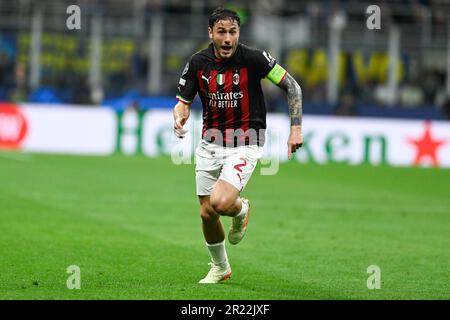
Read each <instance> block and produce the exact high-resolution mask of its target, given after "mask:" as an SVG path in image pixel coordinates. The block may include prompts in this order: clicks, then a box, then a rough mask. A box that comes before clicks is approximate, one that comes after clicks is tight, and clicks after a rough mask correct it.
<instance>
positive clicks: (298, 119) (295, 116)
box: [277, 73, 303, 159]
mask: <svg viewBox="0 0 450 320" xmlns="http://www.w3.org/2000/svg"><path fill="white" fill-rule="evenodd" d="M277 85H278V87H280V88H281V89H283V90H284V91H285V92H286V96H287V101H288V107H289V116H290V118H291V132H290V134H289V139H288V142H287V144H288V158H289V159H290V158H291V156H292V153H294V152H295V151H296V150H297V149H298V148H300V147H301V146H302V145H303V136H302V115H303V108H302V89H301V87H300V85H299V84H298V83H297V81H295V79H294V78H293V77H292V76H291V75H290V74H289V73H286V75H285V76H284V78H283V79H282V80H281V81H280V82H279V83H278V84H277Z"/></svg>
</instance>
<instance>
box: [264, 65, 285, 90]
mask: <svg viewBox="0 0 450 320" xmlns="http://www.w3.org/2000/svg"><path fill="white" fill-rule="evenodd" d="M286 73H287V71H286V70H285V69H283V67H282V66H280V65H279V64H278V63H277V64H276V65H275V66H274V67H273V68H272V70H270V72H269V74H268V75H267V76H266V78H267V79H269V80H270V81H271V82H272V83H273V84H276V85H277V84H279V83H280V82H281V80H283V78H284V76H285V75H286Z"/></svg>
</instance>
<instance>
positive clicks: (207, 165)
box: [195, 139, 263, 196]
mask: <svg viewBox="0 0 450 320" xmlns="http://www.w3.org/2000/svg"><path fill="white" fill-rule="evenodd" d="M262 154H263V147H259V146H257V145H249V146H239V147H235V148H232V147H222V146H219V145H216V144H213V143H209V142H207V141H205V140H203V139H202V140H200V143H199V145H198V147H197V149H196V151H195V163H196V164H195V180H196V184H197V195H199V196H206V195H210V194H211V191H212V189H213V187H214V184H215V183H216V182H217V180H219V179H221V180H224V181H226V182H228V183H230V184H231V185H233V186H234V187H235V188H236V189H238V190H239V192H241V191H242V190H243V189H244V187H245V185H246V184H247V182H248V181H249V180H250V177H251V175H252V173H253V170H255V167H256V164H257V162H258V159H260V158H261V157H262Z"/></svg>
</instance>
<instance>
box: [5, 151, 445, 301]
mask: <svg viewBox="0 0 450 320" xmlns="http://www.w3.org/2000/svg"><path fill="white" fill-rule="evenodd" d="M449 187H450V170H438V169H418V168H391V167H386V166H380V167H371V166H365V165H363V166H347V165H338V164H335V165H324V166H320V165H316V164H299V163H296V162H290V163H287V164H283V165H282V166H281V167H280V171H279V172H278V174H276V175H272V176H262V175H260V171H259V169H257V170H256V171H255V173H254V175H253V177H252V179H251V180H250V182H249V184H248V185H247V188H246V190H245V191H244V193H243V195H245V197H247V198H249V199H250V201H251V206H252V209H251V210H252V211H251V216H250V220H249V229H248V233H247V235H246V237H245V238H244V240H243V241H242V242H241V243H240V244H238V245H237V246H231V245H229V244H228V243H227V250H228V256H229V259H230V262H231V266H232V269H233V276H232V278H231V279H230V280H227V281H225V282H224V283H221V284H218V285H200V284H197V282H198V280H199V279H201V278H202V277H203V276H205V274H206V273H207V272H208V270H209V266H208V262H209V257H208V253H207V250H206V248H205V245H204V239H203V235H202V232H201V220H200V216H199V207H198V201H197V198H196V196H195V181H194V165H181V166H176V165H174V164H172V162H171V159H170V157H161V158H148V157H144V156H133V157H127V156H123V155H115V156H111V157H81V156H62V155H41V154H21V153H12V152H0V241H1V247H0V251H1V255H0V299H450V267H449V263H450V231H449V230H450V229H449V226H450V196H449V194H450V191H449ZM222 220H223V222H224V225H225V228H226V231H227V230H228V227H229V225H230V219H229V218H225V219H222ZM72 265H76V266H78V267H79V268H80V279H81V288H80V289H79V290H77V289H74V290H70V289H68V288H67V285H66V282H67V280H68V278H69V277H70V276H71V274H70V273H67V268H68V267H69V266H72ZM372 265H376V266H378V267H379V270H380V273H379V279H380V280H381V288H380V289H373V290H370V289H368V285H367V282H368V278H369V277H371V276H373V275H372V273H368V267H369V266H372Z"/></svg>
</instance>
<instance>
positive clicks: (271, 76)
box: [252, 50, 286, 84]
mask: <svg viewBox="0 0 450 320" xmlns="http://www.w3.org/2000/svg"><path fill="white" fill-rule="evenodd" d="M252 60H253V61H254V63H255V64H256V70H257V72H258V74H259V76H260V78H261V79H262V78H267V79H268V80H270V81H271V82H273V83H274V84H279V83H280V82H281V80H282V79H283V78H284V77H285V75H286V70H285V69H284V68H283V67H282V66H280V65H279V64H278V63H277V61H276V60H275V58H273V57H272V56H271V55H270V53H268V52H267V51H261V50H254V51H253V52H252Z"/></svg>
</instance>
